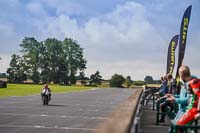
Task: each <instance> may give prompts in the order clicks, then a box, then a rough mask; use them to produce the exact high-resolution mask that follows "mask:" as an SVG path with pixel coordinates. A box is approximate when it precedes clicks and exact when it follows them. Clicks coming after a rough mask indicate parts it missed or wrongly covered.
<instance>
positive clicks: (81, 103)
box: [0, 88, 134, 133]
mask: <svg viewBox="0 0 200 133" xmlns="http://www.w3.org/2000/svg"><path fill="white" fill-rule="evenodd" d="M133 93H134V90H132V89H118V88H112V89H92V90H89V91H80V92H71V93H57V94H52V100H51V101H50V103H49V106H43V105H42V101H41V96H40V95H39V94H38V95H33V96H23V97H8V98H0V133H89V132H92V131H95V130H98V124H100V123H101V122H103V121H106V120H108V119H109V118H110V115H109V114H110V113H111V112H112V111H113V110H114V109H115V108H116V107H117V106H119V104H120V103H121V102H122V101H124V100H126V99H127V98H128V97H129V96H130V95H131V94H133Z"/></svg>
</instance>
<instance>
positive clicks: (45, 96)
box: [41, 90, 51, 106]
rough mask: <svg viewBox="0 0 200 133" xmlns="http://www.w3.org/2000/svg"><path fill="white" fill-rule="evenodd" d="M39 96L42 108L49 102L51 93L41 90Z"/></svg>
mask: <svg viewBox="0 0 200 133" xmlns="http://www.w3.org/2000/svg"><path fill="white" fill-rule="evenodd" d="M41 95H42V102H43V106H45V105H48V104H49V101H50V96H51V93H50V92H49V91H48V90H43V92H42V93H41Z"/></svg>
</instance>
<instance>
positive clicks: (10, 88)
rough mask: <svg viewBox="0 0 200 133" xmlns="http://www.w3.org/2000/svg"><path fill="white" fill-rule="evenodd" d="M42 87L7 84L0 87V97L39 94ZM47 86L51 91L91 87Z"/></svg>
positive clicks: (79, 89)
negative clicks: (4, 86)
mask: <svg viewBox="0 0 200 133" xmlns="http://www.w3.org/2000/svg"><path fill="white" fill-rule="evenodd" d="M42 87H43V85H32V84H8V85H7V88H0V97H9V96H26V95H33V94H40V91H41V89H42ZM49 87H50V88H51V90H52V93H58V92H72V91H81V90H89V89H91V88H93V87H84V86H59V85H49Z"/></svg>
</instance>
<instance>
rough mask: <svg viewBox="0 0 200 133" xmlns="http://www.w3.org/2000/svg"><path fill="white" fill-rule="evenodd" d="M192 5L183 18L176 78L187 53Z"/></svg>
mask: <svg viewBox="0 0 200 133" xmlns="http://www.w3.org/2000/svg"><path fill="white" fill-rule="evenodd" d="M191 10H192V5H190V6H189V7H188V8H187V9H186V10H185V13H184V15H183V18H182V22H181V29H180V38H179V54H178V66H177V72H176V79H177V78H178V69H179V68H180V66H181V65H182V62H183V58H184V54H185V47H186V39H187V31H188V26H189V22H190V15H191Z"/></svg>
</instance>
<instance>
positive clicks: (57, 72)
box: [40, 38, 68, 83]
mask: <svg viewBox="0 0 200 133" xmlns="http://www.w3.org/2000/svg"><path fill="white" fill-rule="evenodd" d="M41 46H42V50H41V60H40V66H41V74H42V79H43V80H45V81H46V82H51V81H53V82H54V83H60V82H62V81H61V80H60V79H61V78H63V77H62V75H64V76H66V75H67V74H66V72H67V73H68V71H66V69H67V68H66V67H65V65H67V64H66V62H65V60H64V59H63V50H62V43H61V41H59V40H57V39H55V38H48V39H46V40H45V41H44V42H42V45H41ZM63 69H64V70H63Z"/></svg>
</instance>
